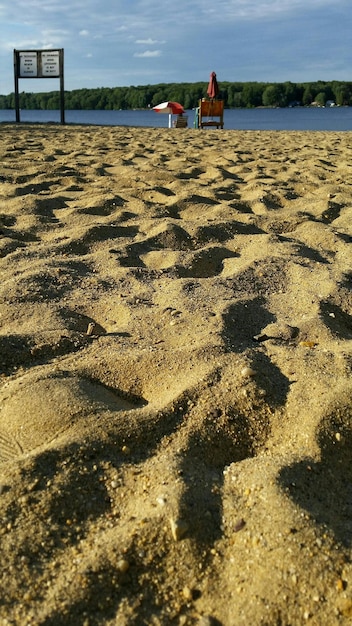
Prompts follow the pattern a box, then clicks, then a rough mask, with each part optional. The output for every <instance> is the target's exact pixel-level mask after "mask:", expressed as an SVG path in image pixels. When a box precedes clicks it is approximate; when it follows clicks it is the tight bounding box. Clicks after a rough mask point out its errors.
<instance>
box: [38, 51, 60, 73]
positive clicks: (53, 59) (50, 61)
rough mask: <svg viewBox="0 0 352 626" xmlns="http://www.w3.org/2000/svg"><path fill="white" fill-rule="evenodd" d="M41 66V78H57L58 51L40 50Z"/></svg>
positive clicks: (58, 65) (58, 69)
mask: <svg viewBox="0 0 352 626" xmlns="http://www.w3.org/2000/svg"><path fill="white" fill-rule="evenodd" d="M41 57H42V59H41V61H42V63H41V68H42V76H43V78H59V76H60V63H59V60H60V59H59V51H58V50H53V51H52V52H42V54H41Z"/></svg>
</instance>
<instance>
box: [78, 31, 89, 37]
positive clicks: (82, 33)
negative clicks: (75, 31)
mask: <svg viewBox="0 0 352 626" xmlns="http://www.w3.org/2000/svg"><path fill="white" fill-rule="evenodd" d="M79 35H80V37H88V35H89V30H80V31H79Z"/></svg>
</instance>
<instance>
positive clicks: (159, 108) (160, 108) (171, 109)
mask: <svg viewBox="0 0 352 626" xmlns="http://www.w3.org/2000/svg"><path fill="white" fill-rule="evenodd" d="M153 111H155V112H156V113H168V114H169V128H171V116H172V115H180V113H184V112H185V110H184V108H183V106H182V104H180V103H179V102H172V101H170V100H169V101H168V102H162V103H161V104H157V105H156V106H155V107H153Z"/></svg>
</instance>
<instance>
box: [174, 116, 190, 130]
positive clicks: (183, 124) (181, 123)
mask: <svg viewBox="0 0 352 626" xmlns="http://www.w3.org/2000/svg"><path fill="white" fill-rule="evenodd" d="M187 126H188V116H187V115H178V116H177V118H176V121H175V124H174V128H187Z"/></svg>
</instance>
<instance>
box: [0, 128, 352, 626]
mask: <svg viewBox="0 0 352 626" xmlns="http://www.w3.org/2000/svg"><path fill="white" fill-rule="evenodd" d="M225 121H226V120H225ZM0 135H1V143H0V153H1V169H0V234H1V238H0V268H1V286H0V502H1V511H2V515H1V524H0V536H1V593H0V626H5V625H8V624H11V625H16V626H17V625H18V626H27V625H28V626H29V625H33V626H34V625H35V626H39V625H40V626H61V625H62V626H64V625H65V626H96V625H99V626H100V625H104V626H167V625H169V624H170V625H175V626H302V625H304V624H307V625H309V626H313V625H314V626H335V625H343V626H345V625H346V626H347V625H350V624H351V620H352V560H351V557H352V552H351V548H352V464H351V446H352V402H351V400H352V379H351V372H352V291H351V286H352V246H351V243H352V194H351V192H352V132H344V133H342V132H341V133H335V132H281V131H277V132H274V131H273V132H271V131H227V130H224V131H220V130H219V131H217V130H204V131H198V130H193V129H164V128H163V129H153V128H123V127H113V128H111V127H90V126H88V127H85V126H59V125H55V124H46V125H28V124H27V125H26V124H21V125H15V124H3V125H1V126H0Z"/></svg>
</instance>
